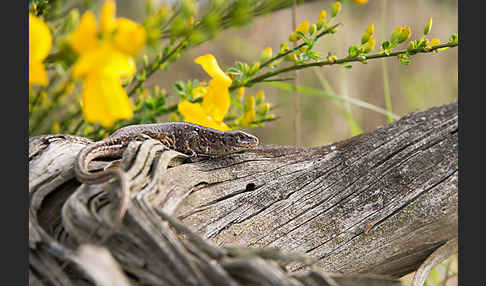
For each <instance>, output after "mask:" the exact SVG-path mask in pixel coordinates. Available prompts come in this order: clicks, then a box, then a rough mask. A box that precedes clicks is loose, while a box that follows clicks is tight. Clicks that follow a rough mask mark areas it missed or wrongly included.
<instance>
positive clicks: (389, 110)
mask: <svg viewBox="0 0 486 286" xmlns="http://www.w3.org/2000/svg"><path fill="white" fill-rule="evenodd" d="M381 70H382V71H383V93H384V95H385V106H386V110H387V114H388V115H387V118H388V123H392V122H393V117H392V116H391V114H392V103H391V96H390V86H389V81H388V69H387V67H386V62H385V60H383V61H382V63H381Z"/></svg>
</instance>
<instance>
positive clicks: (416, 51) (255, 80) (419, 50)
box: [230, 43, 458, 91]
mask: <svg viewBox="0 0 486 286" xmlns="http://www.w3.org/2000/svg"><path fill="white" fill-rule="evenodd" d="M457 45H458V43H447V44H441V45H437V46H433V47H431V48H430V50H426V49H424V48H417V49H412V50H409V51H407V50H400V51H396V52H392V53H389V54H388V55H387V54H385V53H384V52H379V53H376V54H372V55H368V56H364V58H360V57H358V56H356V57H352V58H349V57H346V58H342V59H337V60H325V61H318V62H313V63H307V64H301V65H293V66H290V67H286V68H283V69H280V70H276V71H273V72H268V73H264V74H262V75H260V76H258V77H255V78H253V79H251V80H249V81H248V82H246V83H245V84H242V85H235V86H231V87H230V90H231V91H232V90H234V89H236V88H239V87H241V86H246V87H250V86H252V85H253V84H256V83H259V82H261V81H262V80H265V79H267V78H270V77H272V76H276V75H278V74H281V73H285V72H289V71H293V70H298V69H305V68H308V67H322V66H328V65H335V64H345V63H351V62H362V61H363V60H372V59H379V58H387V57H394V56H398V55H401V54H405V53H407V52H409V53H414V54H424V53H431V52H433V51H435V50H438V49H442V48H452V47H457Z"/></svg>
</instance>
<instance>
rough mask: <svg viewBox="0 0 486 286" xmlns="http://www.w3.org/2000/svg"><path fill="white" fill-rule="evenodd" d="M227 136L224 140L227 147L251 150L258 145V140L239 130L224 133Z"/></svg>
mask: <svg viewBox="0 0 486 286" xmlns="http://www.w3.org/2000/svg"><path fill="white" fill-rule="evenodd" d="M226 133H227V134H228V135H229V136H228V137H227V138H225V143H226V144H227V145H230V146H231V145H232V146H235V147H238V148H244V149H245V148H252V147H255V146H256V145H258V138H257V137H255V136H253V135H251V134H248V133H246V132H243V131H240V130H233V131H228V132H226Z"/></svg>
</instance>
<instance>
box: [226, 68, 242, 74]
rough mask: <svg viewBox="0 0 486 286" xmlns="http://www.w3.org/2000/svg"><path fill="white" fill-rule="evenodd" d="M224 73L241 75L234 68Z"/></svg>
mask: <svg viewBox="0 0 486 286" xmlns="http://www.w3.org/2000/svg"><path fill="white" fill-rule="evenodd" d="M226 72H227V73H230V74H234V75H239V74H241V71H239V70H237V69H236V68H229V69H228V70H226Z"/></svg>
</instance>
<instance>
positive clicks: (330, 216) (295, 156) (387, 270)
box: [29, 103, 458, 285]
mask: <svg viewBox="0 0 486 286" xmlns="http://www.w3.org/2000/svg"><path fill="white" fill-rule="evenodd" d="M457 130H458V122H457V103H451V104H448V105H445V106H441V107H436V108H431V109H428V110H426V111H423V112H415V113H411V114H409V115H407V116H405V117H403V118H402V119H400V120H399V121H397V122H395V123H393V124H391V125H387V126H383V127H381V128H378V129H377V130H375V131H373V132H370V133H366V134H363V135H360V136H357V137H353V138H350V139H348V140H345V141H341V142H337V143H334V144H330V145H326V146H319V147H293V146H268V145H261V146H259V147H258V148H256V149H254V150H250V151H247V152H243V153H238V154H232V155H227V156H224V157H220V158H201V159H200V161H197V162H188V161H187V160H186V158H185V156H184V155H182V154H180V153H177V152H175V151H170V150H169V151H168V150H165V149H164V148H163V146H162V145H161V144H160V143H159V142H157V141H155V140H146V141H143V142H141V141H138V142H133V143H131V144H130V145H129V147H128V148H127V150H126V152H125V153H124V155H123V158H122V159H121V160H106V161H101V160H100V161H95V162H93V163H92V164H91V165H90V167H91V168H92V169H93V170H95V169H101V168H105V167H115V168H117V167H121V168H124V170H125V171H126V172H127V174H128V177H129V178H130V186H131V203H130V206H129V209H128V212H127V215H126V217H125V218H124V221H123V225H122V226H121V227H120V228H119V229H118V231H117V232H116V233H115V234H114V235H112V236H111V237H110V238H109V239H108V240H107V241H106V243H104V244H103V246H102V248H99V249H100V250H99V251H96V250H95V251H93V247H95V246H93V244H95V243H96V241H97V240H98V239H99V238H101V237H102V236H103V234H106V233H108V232H109V230H110V228H111V227H112V226H113V225H112V221H113V219H114V216H115V215H116V211H117V207H118V204H117V199H118V194H117V190H118V187H119V185H118V182H116V180H112V181H110V182H107V183H104V184H98V185H86V184H81V183H80V182H78V181H77V180H76V179H75V177H74V172H73V162H74V160H75V157H76V155H77V153H78V152H79V151H80V150H81V148H83V147H84V146H86V144H89V142H90V141H89V140H87V139H85V138H81V137H76V136H70V135H44V136H35V137H31V138H29V198H30V210H29V265H30V268H29V277H30V282H31V284H33V285H34V284H35V285H42V284H43V283H46V282H49V283H47V284H46V285H79V284H82V283H86V284H87V285H89V284H93V283H98V285H106V282H103V281H129V283H130V284H132V285H138V284H145V285H147V284H148V285H222V283H223V282H224V283H223V284H226V285H243V284H245V283H253V285H399V284H397V280H395V279H394V278H397V277H400V276H402V275H404V274H407V273H409V272H411V271H414V270H416V269H417V268H418V267H419V266H420V264H421V263H422V262H423V261H424V260H425V259H426V258H427V257H428V256H429V255H430V254H431V253H433V252H434V250H436V249H437V248H438V247H440V246H441V245H444V244H445V243H446V242H448V241H450V240H453V239H455V238H456V237H457V234H458V229H457V227H458V225H457V223H458V222H457V200H458V182H457V181H458V133H457ZM80 245H83V247H82V248H79V246H80ZM90 246H91V248H90ZM97 247H99V246H97ZM82 249H83V251H82ZM95 249H96V248H95ZM98 256H99V257H98ZM96 263H99V267H98V266H97V267H93V265H98V264H96ZM88 266H91V267H88ZM93 269H94V270H93ZM96 269H98V270H99V269H111V270H113V271H95V270H96ZM121 269H122V270H123V271H120V270H121ZM98 272H99V273H98ZM100 273H101V274H100ZM100 275H101V276H100ZM103 275H104V276H103ZM109 275H111V276H109ZM378 275H380V276H378ZM381 275H384V276H381ZM107 277H108V278H107ZM110 277H111V278H110ZM106 279H108V280H106ZM110 279H111V280H110ZM117 279H118V280H117ZM120 283H122V282H120ZM367 283H368V284H367ZM380 283H381V284H380Z"/></svg>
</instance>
